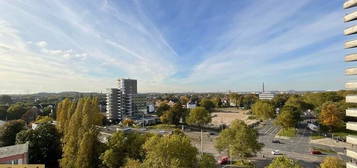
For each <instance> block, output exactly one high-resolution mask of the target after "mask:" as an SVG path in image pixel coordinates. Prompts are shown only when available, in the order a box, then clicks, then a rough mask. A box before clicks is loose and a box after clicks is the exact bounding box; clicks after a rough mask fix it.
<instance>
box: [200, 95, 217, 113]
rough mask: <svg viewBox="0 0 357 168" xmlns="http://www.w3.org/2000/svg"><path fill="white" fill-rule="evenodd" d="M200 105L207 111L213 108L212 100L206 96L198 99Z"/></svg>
mask: <svg viewBox="0 0 357 168" xmlns="http://www.w3.org/2000/svg"><path fill="white" fill-rule="evenodd" d="M200 106H202V107H204V108H205V109H206V110H208V111H212V110H213V108H214V107H215V105H214V103H213V101H211V100H210V99H208V98H203V99H202V100H201V101H200Z"/></svg>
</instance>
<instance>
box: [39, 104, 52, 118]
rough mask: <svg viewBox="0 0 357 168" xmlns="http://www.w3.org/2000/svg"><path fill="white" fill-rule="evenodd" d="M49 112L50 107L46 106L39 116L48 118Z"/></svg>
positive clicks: (50, 110)
mask: <svg viewBox="0 0 357 168" xmlns="http://www.w3.org/2000/svg"><path fill="white" fill-rule="evenodd" d="M51 112H53V108H52V106H46V107H45V108H43V110H42V114H41V115H44V116H48V115H50V114H51Z"/></svg>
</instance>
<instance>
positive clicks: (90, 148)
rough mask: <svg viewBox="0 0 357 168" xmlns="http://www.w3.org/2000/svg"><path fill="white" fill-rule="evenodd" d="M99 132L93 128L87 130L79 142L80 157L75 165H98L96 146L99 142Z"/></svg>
mask: <svg viewBox="0 0 357 168" xmlns="http://www.w3.org/2000/svg"><path fill="white" fill-rule="evenodd" d="M97 136H98V132H97V130H96V129H94V128H91V129H89V130H88V131H86V132H85V133H84V135H83V137H82V140H81V141H80V143H79V148H78V157H77V159H76V163H75V167H88V168H89V167H96V166H95V163H96V158H95V157H96V154H95V147H96V144H97V143H99V142H98V141H97Z"/></svg>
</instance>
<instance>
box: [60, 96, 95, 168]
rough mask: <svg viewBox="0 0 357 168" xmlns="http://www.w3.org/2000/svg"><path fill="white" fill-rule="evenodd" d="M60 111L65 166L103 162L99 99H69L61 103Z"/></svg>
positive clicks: (91, 165) (87, 167)
mask: <svg viewBox="0 0 357 168" xmlns="http://www.w3.org/2000/svg"><path fill="white" fill-rule="evenodd" d="M57 112H59V113H58V116H57V120H58V124H59V125H58V127H59V129H60V130H61V131H62V132H63V134H64V137H63V139H62V141H63V155H62V159H61V161H60V165H61V167H69V168H72V167H78V166H79V165H80V167H84V168H89V167H96V164H97V163H99V162H100V161H99V155H100V150H98V149H97V147H98V146H99V147H100V146H101V143H100V142H99V141H98V139H97V130H96V127H95V125H96V120H95V116H96V114H97V113H99V106H98V98H90V97H85V98H80V99H79V100H78V101H73V102H72V101H70V100H69V99H65V100H64V101H62V102H61V103H59V105H58V110H57ZM67 120H69V121H67ZM99 149H101V148H99Z"/></svg>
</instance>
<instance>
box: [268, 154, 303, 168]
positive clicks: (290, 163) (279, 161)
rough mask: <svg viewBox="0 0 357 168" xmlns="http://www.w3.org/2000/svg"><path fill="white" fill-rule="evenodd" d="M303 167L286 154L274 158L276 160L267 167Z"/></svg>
mask: <svg viewBox="0 0 357 168" xmlns="http://www.w3.org/2000/svg"><path fill="white" fill-rule="evenodd" d="M282 167H289V168H302V166H300V165H299V164H298V163H297V162H296V161H294V160H292V159H289V158H287V157H285V156H279V157H276V158H274V160H273V161H272V162H271V163H270V164H269V166H268V167H267V168H282Z"/></svg>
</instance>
